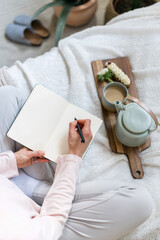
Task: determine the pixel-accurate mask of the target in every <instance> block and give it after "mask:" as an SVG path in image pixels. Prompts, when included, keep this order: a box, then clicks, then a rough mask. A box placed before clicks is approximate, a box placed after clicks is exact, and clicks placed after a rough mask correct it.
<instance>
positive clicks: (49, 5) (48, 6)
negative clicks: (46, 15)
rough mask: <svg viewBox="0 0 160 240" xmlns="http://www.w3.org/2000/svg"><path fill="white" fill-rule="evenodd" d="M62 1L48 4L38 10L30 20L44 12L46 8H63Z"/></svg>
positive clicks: (57, 0) (58, 0)
mask: <svg viewBox="0 0 160 240" xmlns="http://www.w3.org/2000/svg"><path fill="white" fill-rule="evenodd" d="M64 4H65V3H64V0H56V1H54V2H50V3H47V4H45V5H44V6H42V7H41V8H39V9H38V10H37V11H36V12H35V13H34V15H33V17H32V18H36V17H37V16H38V15H39V14H41V13H42V12H43V11H45V10H46V9H47V8H50V7H54V6H63V5H64Z"/></svg>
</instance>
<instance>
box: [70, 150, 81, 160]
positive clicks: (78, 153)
mask: <svg viewBox="0 0 160 240" xmlns="http://www.w3.org/2000/svg"><path fill="white" fill-rule="evenodd" d="M68 154H72V155H76V156H78V157H80V158H82V156H83V154H82V153H80V152H74V151H71V150H69V152H68Z"/></svg>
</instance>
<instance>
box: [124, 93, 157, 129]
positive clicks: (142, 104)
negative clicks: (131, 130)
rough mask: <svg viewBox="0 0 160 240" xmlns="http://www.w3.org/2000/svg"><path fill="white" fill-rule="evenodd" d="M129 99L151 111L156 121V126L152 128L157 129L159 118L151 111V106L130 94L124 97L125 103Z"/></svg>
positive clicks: (150, 113)
mask: <svg viewBox="0 0 160 240" xmlns="http://www.w3.org/2000/svg"><path fill="white" fill-rule="evenodd" d="M127 100H129V101H131V102H136V103H137V104H138V105H139V106H141V107H142V108H143V109H144V110H145V111H146V112H148V113H149V115H150V116H151V118H153V120H154V122H155V125H156V126H155V128H154V129H153V130H152V132H153V131H155V130H156V128H157V127H158V120H157V117H156V115H155V114H154V113H153V112H152V111H151V109H150V108H149V107H147V106H146V105H145V104H144V103H143V102H141V101H140V100H139V99H138V98H135V97H131V96H128V97H126V98H124V100H123V103H125V102H126V101H127Z"/></svg>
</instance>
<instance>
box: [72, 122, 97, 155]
mask: <svg viewBox="0 0 160 240" xmlns="http://www.w3.org/2000/svg"><path fill="white" fill-rule="evenodd" d="M77 122H78V123H79V125H80V127H81V130H82V133H83V136H84V139H85V143H81V137H80V135H79V132H78V130H77V127H76V126H77ZM90 126H91V120H90V119H82V120H78V121H73V122H70V124H69V135H68V145H69V154H75V155H77V156H79V157H82V156H83V154H84V153H85V151H86V149H87V147H88V145H89V143H90V141H91V140H92V132H91V128H90Z"/></svg>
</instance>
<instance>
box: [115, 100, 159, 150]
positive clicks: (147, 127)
mask: <svg viewBox="0 0 160 240" xmlns="http://www.w3.org/2000/svg"><path fill="white" fill-rule="evenodd" d="M127 101H131V103H128V104H126V102H127ZM114 104H115V107H116V111H117V113H118V117H117V122H116V126H115V134H116V137H117V138H118V140H119V141H120V142H121V143H122V144H124V145H126V146H129V147H138V146H140V145H142V144H144V143H145V142H146V140H147V139H148V138H149V136H150V133H151V132H153V131H154V130H156V128H157V126H158V121H157V118H156V116H155V114H154V113H153V112H152V111H151V110H150V109H149V108H148V107H147V106H146V105H145V104H144V103H142V102H141V101H140V100H139V99H137V98H134V97H131V96H128V97H126V98H125V99H124V100H123V102H119V101H115V102H114Z"/></svg>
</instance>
